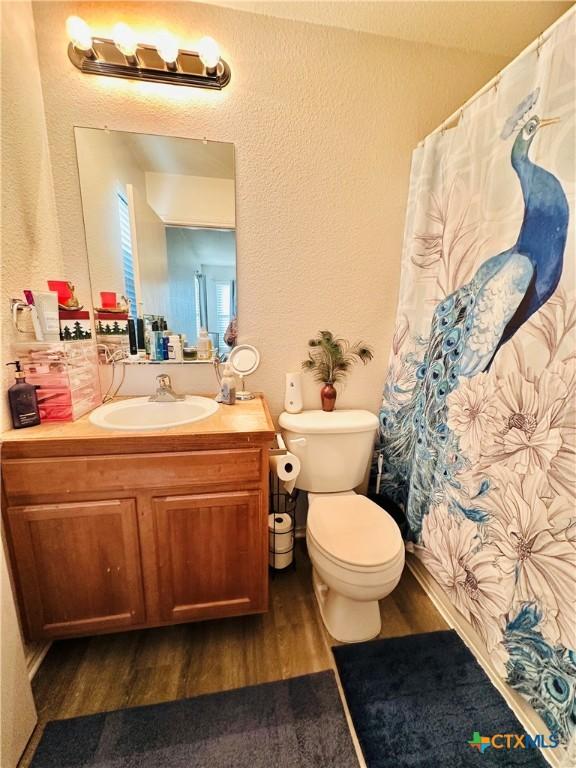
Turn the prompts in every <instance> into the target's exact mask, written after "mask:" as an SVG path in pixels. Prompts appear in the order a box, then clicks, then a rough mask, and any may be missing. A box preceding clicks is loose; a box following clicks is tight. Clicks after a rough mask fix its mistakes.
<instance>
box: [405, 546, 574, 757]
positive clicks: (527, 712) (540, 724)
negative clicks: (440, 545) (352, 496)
mask: <svg viewBox="0 0 576 768" xmlns="http://www.w3.org/2000/svg"><path fill="white" fill-rule="evenodd" d="M406 564H407V566H408V568H410V571H411V572H412V573H413V574H414V576H415V577H416V579H417V581H418V583H419V584H420V586H421V587H422V589H423V590H424V592H426V594H427V595H428V597H429V598H430V600H431V601H432V602H433V604H434V606H435V608H436V609H437V610H438V612H439V613H440V614H441V616H442V618H443V619H444V620H445V621H446V623H447V624H448V625H449V626H450V627H451V628H452V629H453V630H454V631H455V632H457V633H458V635H459V636H460V637H461V638H462V640H463V641H464V643H466V645H467V646H468V648H469V649H470V651H472V653H473V654H474V656H475V657H476V661H477V662H478V663H479V664H480V666H481V667H482V669H483V670H484V672H486V674H487V675H488V677H489V678H490V681H491V683H492V685H494V687H495V688H496V689H497V691H498V692H499V693H500V695H501V696H502V698H503V699H504V700H505V702H506V703H507V704H508V706H509V707H510V709H511V710H512V712H514V714H515V715H516V717H517V718H518V720H519V721H520V722H521V723H522V726H523V728H524V729H525V730H526V732H527V733H530V734H536V733H549V730H550V729H549V728H548V726H547V725H546V724H545V723H544V721H543V720H542V718H541V717H540V716H539V715H538V714H537V713H536V712H535V711H534V710H533V709H532V707H531V706H530V704H529V703H528V702H527V701H526V699H524V698H523V697H522V696H520V695H519V694H517V693H516V691H514V690H513V689H512V688H510V686H509V685H507V684H506V683H505V681H504V680H503V679H502V678H501V677H500V675H499V674H498V672H497V671H496V669H495V667H494V665H493V664H492V661H491V660H490V655H489V653H488V650H487V649H486V646H485V645H484V642H483V641H482V639H481V638H480V637H479V635H478V633H477V632H476V631H475V630H474V629H473V627H472V626H471V625H470V623H469V622H468V621H466V619H465V618H464V617H463V616H462V614H461V613H460V612H459V611H458V610H457V609H456V608H455V607H454V606H453V605H452V603H451V602H450V600H449V599H448V597H447V596H446V593H445V592H444V591H443V589H442V588H441V587H440V585H439V584H438V582H437V581H435V579H434V578H433V577H432V575H431V574H430V572H429V571H428V570H427V569H426V568H425V567H424V565H422V563H421V562H420V560H418V558H417V557H416V556H415V555H413V554H410V553H408V552H407V553H406ZM541 752H542V755H543V756H544V759H545V760H546V761H547V762H548V763H549V764H550V765H552V766H553V768H569V765H570V763H569V762H568V760H569V758H568V754H567V750H565V749H563V748H560V747H557V748H556V749H546V750H541Z"/></svg>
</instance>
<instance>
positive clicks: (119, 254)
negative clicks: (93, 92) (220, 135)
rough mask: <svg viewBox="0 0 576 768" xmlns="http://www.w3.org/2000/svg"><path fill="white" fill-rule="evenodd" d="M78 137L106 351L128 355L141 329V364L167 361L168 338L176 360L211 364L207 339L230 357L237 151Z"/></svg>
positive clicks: (198, 143)
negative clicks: (132, 336)
mask: <svg viewBox="0 0 576 768" xmlns="http://www.w3.org/2000/svg"><path fill="white" fill-rule="evenodd" d="M74 132H75V137H76V152H77V157H78V171H79V176H80V188H81V193H82V207H83V211H84V227H85V231H86V245H87V249H88V261H89V269H90V282H91V286H92V301H93V305H94V319H95V325H96V336H97V340H98V342H99V343H104V344H107V345H109V346H110V347H114V346H116V345H122V346H124V347H126V348H127V349H128V348H129V334H128V331H129V327H128V326H129V324H130V321H131V320H132V321H133V322H134V327H135V329H136V334H137V346H138V348H139V351H138V357H139V359H140V360H143V359H149V360H152V361H154V362H160V361H161V360H162V359H166V357H165V355H166V350H164V353H163V354H164V357H162V350H159V348H158V344H159V345H160V347H162V335H163V334H165V335H166V336H167V337H170V336H174V337H176V341H175V343H174V345H171V346H170V353H169V354H170V359H171V360H172V359H176V360H183V361H188V360H190V361H192V360H195V361H196V360H198V359H199V358H200V359H204V360H207V359H211V356H212V355H210V358H208V357H207V356H206V346H207V345H206V341H205V335H204V334H201V329H206V331H207V332H208V336H209V339H210V342H211V350H212V351H213V352H217V353H218V354H220V355H225V354H226V353H227V351H229V349H230V348H231V347H232V346H234V345H235V343H236V326H237V317H236V315H237V312H236V215H235V174H234V145H233V144H226V143H222V142H212V141H202V140H195V139H181V138H174V137H170V136H154V135H149V134H140V133H129V132H124V131H109V130H107V129H104V130H101V129H97V128H75V129H74ZM166 331H167V332H168V333H166ZM156 333H158V334H160V341H158V336H156V335H155V334H156ZM200 335H202V337H203V338H202V339H199V337H200ZM178 340H179V341H178ZM164 346H166V343H164ZM174 346H175V347H176V350H174V348H173V347H174ZM159 355H160V357H159Z"/></svg>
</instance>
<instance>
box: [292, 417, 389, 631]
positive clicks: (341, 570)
mask: <svg viewBox="0 0 576 768" xmlns="http://www.w3.org/2000/svg"><path fill="white" fill-rule="evenodd" d="M279 423H280V427H281V428H282V432H283V436H284V440H285V442H286V445H287V447H288V450H289V451H291V452H292V453H294V454H296V455H297V456H298V458H299V459H300V462H301V465H302V470H301V472H300V475H299V476H298V479H297V480H296V487H297V488H299V489H301V490H305V491H308V502H309V507H308V521H307V528H306V543H307V545H308V553H309V555H310V559H311V561H312V565H313V586H314V592H315V594H316V598H317V600H318V605H319V608H320V614H321V616H322V620H323V621H324V624H325V626H326V628H327V630H328V632H330V634H331V635H332V637H334V638H335V639H336V640H339V641H341V642H345V643H353V642H360V641H362V640H370V639H371V638H373V637H375V636H376V635H378V633H379V632H380V629H381V619H380V609H379V605H378V601H379V600H381V599H382V598H384V597H386V596H387V595H388V594H390V592H391V591H392V590H393V589H394V587H395V586H396V585H397V584H398V581H399V580H400V576H401V575H402V570H403V568H404V542H403V541H402V535H401V533H400V529H399V528H398V526H397V525H396V523H395V521H394V520H393V519H392V517H391V516H390V515H389V514H388V513H387V512H386V510H384V509H382V507H380V506H379V505H378V504H375V503H374V502H373V501H370V499H367V498H366V497H365V496H361V495H358V494H356V493H354V491H353V490H352V489H353V488H356V487H357V486H359V485H360V483H361V482H362V480H363V479H364V476H365V474H366V470H367V468H368V464H369V462H370V458H371V455H372V450H373V444H374V436H375V434H376V430H377V428H378V419H377V418H376V416H375V415H374V414H372V413H370V412H368V411H360V410H342V411H333V412H331V413H325V412H324V411H303V412H302V413H297V414H289V413H282V414H281V415H280V419H279Z"/></svg>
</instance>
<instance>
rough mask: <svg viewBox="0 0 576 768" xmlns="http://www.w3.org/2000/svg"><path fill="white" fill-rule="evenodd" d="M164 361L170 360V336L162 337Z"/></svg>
mask: <svg viewBox="0 0 576 768" xmlns="http://www.w3.org/2000/svg"><path fill="white" fill-rule="evenodd" d="M161 359H162V360H169V359H170V357H169V355H168V336H162V358H161Z"/></svg>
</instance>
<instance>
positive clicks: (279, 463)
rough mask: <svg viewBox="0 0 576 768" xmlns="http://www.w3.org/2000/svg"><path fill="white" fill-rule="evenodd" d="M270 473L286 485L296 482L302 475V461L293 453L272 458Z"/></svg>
mask: <svg viewBox="0 0 576 768" xmlns="http://www.w3.org/2000/svg"><path fill="white" fill-rule="evenodd" d="M270 471H271V472H273V473H274V474H275V475H277V477H278V478H279V479H280V480H282V482H284V483H286V482H288V481H290V480H293V481H295V480H296V478H297V477H298V475H299V474H300V459H299V458H298V457H297V456H295V455H294V454H293V453H282V454H279V455H277V456H270Z"/></svg>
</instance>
